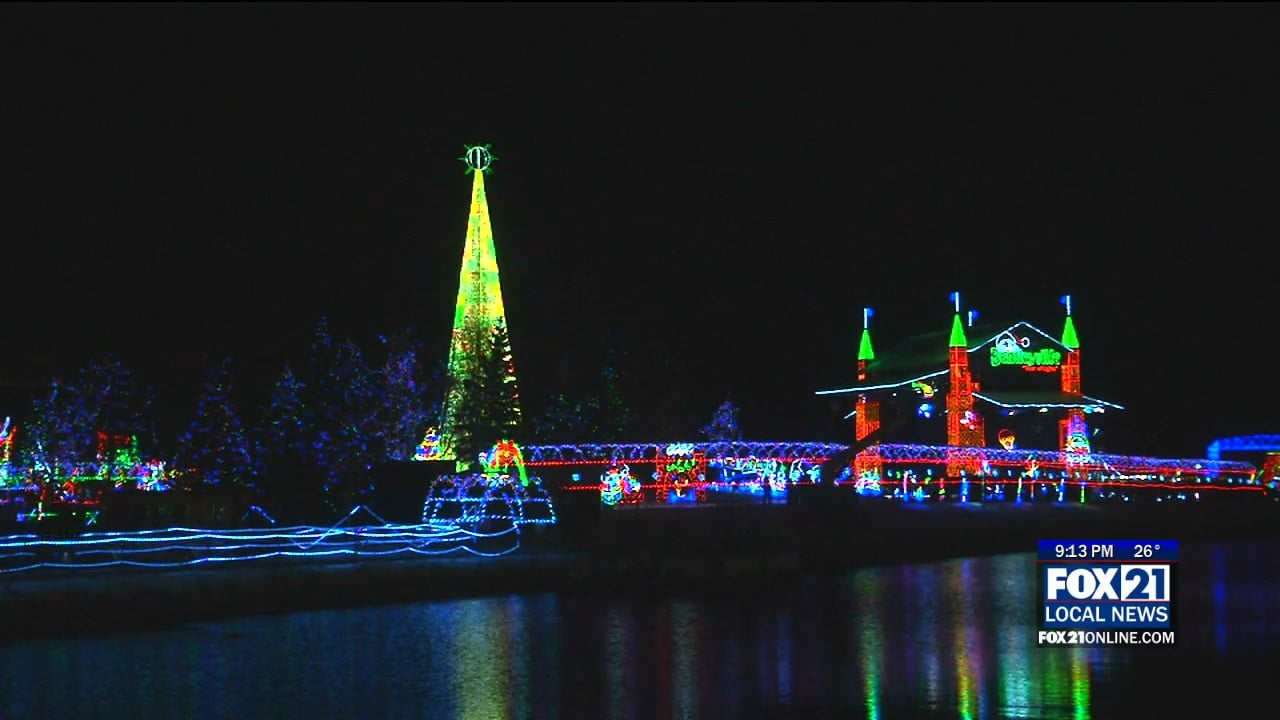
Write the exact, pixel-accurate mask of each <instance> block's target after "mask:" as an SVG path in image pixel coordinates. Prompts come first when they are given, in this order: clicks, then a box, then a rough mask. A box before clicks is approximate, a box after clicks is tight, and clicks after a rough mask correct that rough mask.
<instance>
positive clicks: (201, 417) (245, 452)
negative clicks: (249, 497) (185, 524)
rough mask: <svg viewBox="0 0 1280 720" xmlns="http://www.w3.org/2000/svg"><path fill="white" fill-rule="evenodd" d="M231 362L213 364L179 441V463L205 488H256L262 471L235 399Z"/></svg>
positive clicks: (227, 360) (224, 361) (228, 360)
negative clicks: (189, 421) (241, 486)
mask: <svg viewBox="0 0 1280 720" xmlns="http://www.w3.org/2000/svg"><path fill="white" fill-rule="evenodd" d="M232 393H233V388H232V374H231V360H230V359H229V358H224V359H222V360H221V361H219V362H216V363H214V364H213V365H212V366H211V367H210V368H209V372H208V374H207V375H206V377H205V380H204V385H203V386H202V388H201V397H200V400H199V401H198V403H197V404H196V409H195V414H194V416H193V417H192V419H191V423H190V425H188V426H187V431H186V433H184V434H183V435H182V437H181V439H180V440H179V449H178V461H179V463H180V465H181V467H182V468H184V469H192V470H194V471H195V472H196V473H197V476H198V477H200V478H202V480H203V482H204V484H206V485H226V484H237V485H244V486H247V487H253V486H254V484H255V482H256V481H257V479H258V477H259V474H260V468H259V464H258V459H257V458H256V457H255V453H254V452H253V448H252V445H251V443H250V441H249V437H248V434H247V433H246V432H245V429H244V427H243V425H242V424H241V422H240V416H239V414H238V413H237V412H236V407H235V401H234V398H233V394H232Z"/></svg>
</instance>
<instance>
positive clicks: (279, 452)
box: [258, 365, 318, 499]
mask: <svg viewBox="0 0 1280 720" xmlns="http://www.w3.org/2000/svg"><path fill="white" fill-rule="evenodd" d="M306 394H307V387H306V385H305V384H303V382H302V380H301V379H300V378H299V377H298V376H297V375H296V374H295V373H294V372H293V369H292V368H290V367H289V366H288V365H286V366H285V368H284V372H283V373H282V374H281V376H280V379H279V380H277V381H276V384H275V387H274V388H272V391H271V399H270V401H269V403H268V405H267V407H266V409H265V411H264V412H263V414H262V425H261V427H260V428H259V433H258V437H259V444H260V445H261V446H262V448H263V453H262V454H263V458H264V460H265V470H266V473H265V478H264V479H265V481H266V484H267V486H268V489H269V490H270V491H271V492H272V494H274V495H276V497H277V499H280V498H297V497H299V496H303V495H306V494H307V492H308V490H309V489H310V488H308V485H311V484H313V480H314V470H313V468H314V462H313V458H314V453H313V451H312V447H311V435H312V427H313V422H314V420H313V417H312V412H311V408H310V406H308V405H307V404H306ZM314 484H316V485H317V486H318V483H314Z"/></svg>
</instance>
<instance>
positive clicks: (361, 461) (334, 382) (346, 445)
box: [316, 341, 385, 497]
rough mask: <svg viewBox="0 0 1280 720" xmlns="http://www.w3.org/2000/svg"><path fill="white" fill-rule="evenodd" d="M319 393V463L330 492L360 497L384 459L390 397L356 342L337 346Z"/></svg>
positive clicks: (343, 495)
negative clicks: (382, 423) (383, 424)
mask: <svg viewBox="0 0 1280 720" xmlns="http://www.w3.org/2000/svg"><path fill="white" fill-rule="evenodd" d="M320 390H321V408H322V409H321V412H320V427H318V428H317V430H318V433H317V441H316V450H317V457H316V459H317V461H318V465H319V468H320V469H321V470H322V471H323V472H324V473H325V478H326V486H325V489H326V490H327V491H328V492H330V493H333V494H336V495H338V496H342V497H349V496H351V495H358V494H360V493H362V492H364V491H365V490H366V489H368V487H369V479H370V471H371V470H372V468H373V463H374V461H375V460H376V459H378V458H380V457H383V456H384V451H383V448H384V440H383V434H382V431H381V428H380V427H379V422H378V421H379V415H380V414H381V413H382V412H383V401H384V398H385V394H384V393H383V391H382V387H381V384H380V382H379V379H378V378H377V376H376V374H375V373H373V372H372V371H370V369H369V366H368V365H367V364H366V363H365V360H364V354H363V353H362V352H361V350H360V348H359V346H357V345H356V344H355V343H354V342H351V341H346V342H343V343H341V344H339V345H337V346H336V347H335V350H334V353H333V361H332V364H331V365H330V368H329V372H328V373H326V376H325V380H324V381H323V382H322V383H321V386H320Z"/></svg>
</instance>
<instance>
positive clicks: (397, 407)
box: [378, 338, 436, 460]
mask: <svg viewBox="0 0 1280 720" xmlns="http://www.w3.org/2000/svg"><path fill="white" fill-rule="evenodd" d="M381 340H382V342H383V344H384V346H385V347H386V348H387V359H386V362H385V363H384V364H383V366H382V371H381V373H380V376H381V377H380V379H381V382H382V388H383V393H384V395H385V401H384V402H383V403H382V407H381V412H380V414H379V422H378V425H379V427H380V429H381V433H382V437H383V444H384V446H385V453H386V458H387V459H388V460H412V459H413V457H414V453H415V451H416V450H417V447H418V444H419V441H420V440H421V439H422V435H423V433H424V432H426V430H427V428H428V427H430V426H431V424H432V419H433V418H434V416H435V414H436V412H435V408H433V407H432V406H431V403H430V402H429V401H428V400H427V386H426V384H425V383H423V382H421V381H420V380H419V373H420V371H421V369H420V368H419V366H418V355H417V352H416V350H415V349H414V348H413V347H412V345H411V344H410V343H409V342H408V341H407V340H405V339H403V338H395V339H391V340H388V339H387V338H381Z"/></svg>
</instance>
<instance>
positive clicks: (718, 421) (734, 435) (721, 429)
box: [700, 400, 742, 442]
mask: <svg viewBox="0 0 1280 720" xmlns="http://www.w3.org/2000/svg"><path fill="white" fill-rule="evenodd" d="M700 432H701V433H702V434H703V435H706V436H707V439H708V440H710V441H711V442H736V441H738V440H741V439H742V429H741V428H739V427H738V406H737V405H734V404H733V402H731V401H729V400H725V401H724V402H723V403H721V404H720V407H718V408H716V412H715V414H714V415H712V416H711V422H710V424H708V425H706V426H704V427H703V428H702V429H701V431H700Z"/></svg>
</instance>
